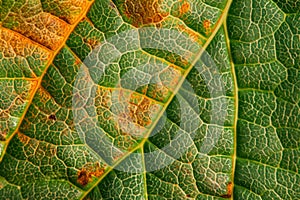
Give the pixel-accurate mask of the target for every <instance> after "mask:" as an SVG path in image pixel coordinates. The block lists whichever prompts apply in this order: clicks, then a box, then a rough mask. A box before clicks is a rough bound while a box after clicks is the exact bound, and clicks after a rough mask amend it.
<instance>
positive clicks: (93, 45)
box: [83, 38, 101, 49]
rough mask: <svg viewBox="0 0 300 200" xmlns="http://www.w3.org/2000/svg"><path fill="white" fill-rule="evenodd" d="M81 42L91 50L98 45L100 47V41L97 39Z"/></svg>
mask: <svg viewBox="0 0 300 200" xmlns="http://www.w3.org/2000/svg"><path fill="white" fill-rule="evenodd" d="M83 41H84V42H85V43H87V44H89V45H90V46H91V47H92V48H93V49H94V48H96V47H97V46H98V45H100V44H101V43H100V41H98V40H97V39H95V38H88V39H86V38H84V39H83Z"/></svg>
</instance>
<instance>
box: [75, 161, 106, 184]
mask: <svg viewBox="0 0 300 200" xmlns="http://www.w3.org/2000/svg"><path fill="white" fill-rule="evenodd" d="M104 171H105V170H104V167H101V166H100V164H99V163H98V162H96V163H95V164H87V166H85V167H83V168H82V169H81V170H80V171H78V174H77V175H78V177H77V182H78V183H79V184H80V185H82V186H85V185H87V184H88V183H89V182H91V181H92V177H100V176H101V175H102V174H103V173H104Z"/></svg>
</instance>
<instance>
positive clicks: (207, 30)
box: [203, 19, 211, 35]
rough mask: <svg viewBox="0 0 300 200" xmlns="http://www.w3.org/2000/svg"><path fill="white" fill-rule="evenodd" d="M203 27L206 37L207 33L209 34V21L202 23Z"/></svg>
mask: <svg viewBox="0 0 300 200" xmlns="http://www.w3.org/2000/svg"><path fill="white" fill-rule="evenodd" d="M203 27H204V29H205V33H206V34H207V35H208V34H209V33H211V24H210V21H209V20H208V19H206V20H204V21H203Z"/></svg>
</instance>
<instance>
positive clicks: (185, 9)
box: [180, 1, 191, 15]
mask: <svg viewBox="0 0 300 200" xmlns="http://www.w3.org/2000/svg"><path fill="white" fill-rule="evenodd" d="M190 7H191V6H190V3H189V2H186V1H185V2H184V3H183V4H182V5H181V7H180V15H184V14H185V13H187V12H188V11H189V10H190Z"/></svg>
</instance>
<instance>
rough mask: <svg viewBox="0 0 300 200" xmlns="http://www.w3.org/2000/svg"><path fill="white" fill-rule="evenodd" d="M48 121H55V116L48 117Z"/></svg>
mask: <svg viewBox="0 0 300 200" xmlns="http://www.w3.org/2000/svg"><path fill="white" fill-rule="evenodd" d="M48 118H49V119H50V120H54V121H55V120H56V116H55V115H54V114H51V115H50V116H49V117H48Z"/></svg>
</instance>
